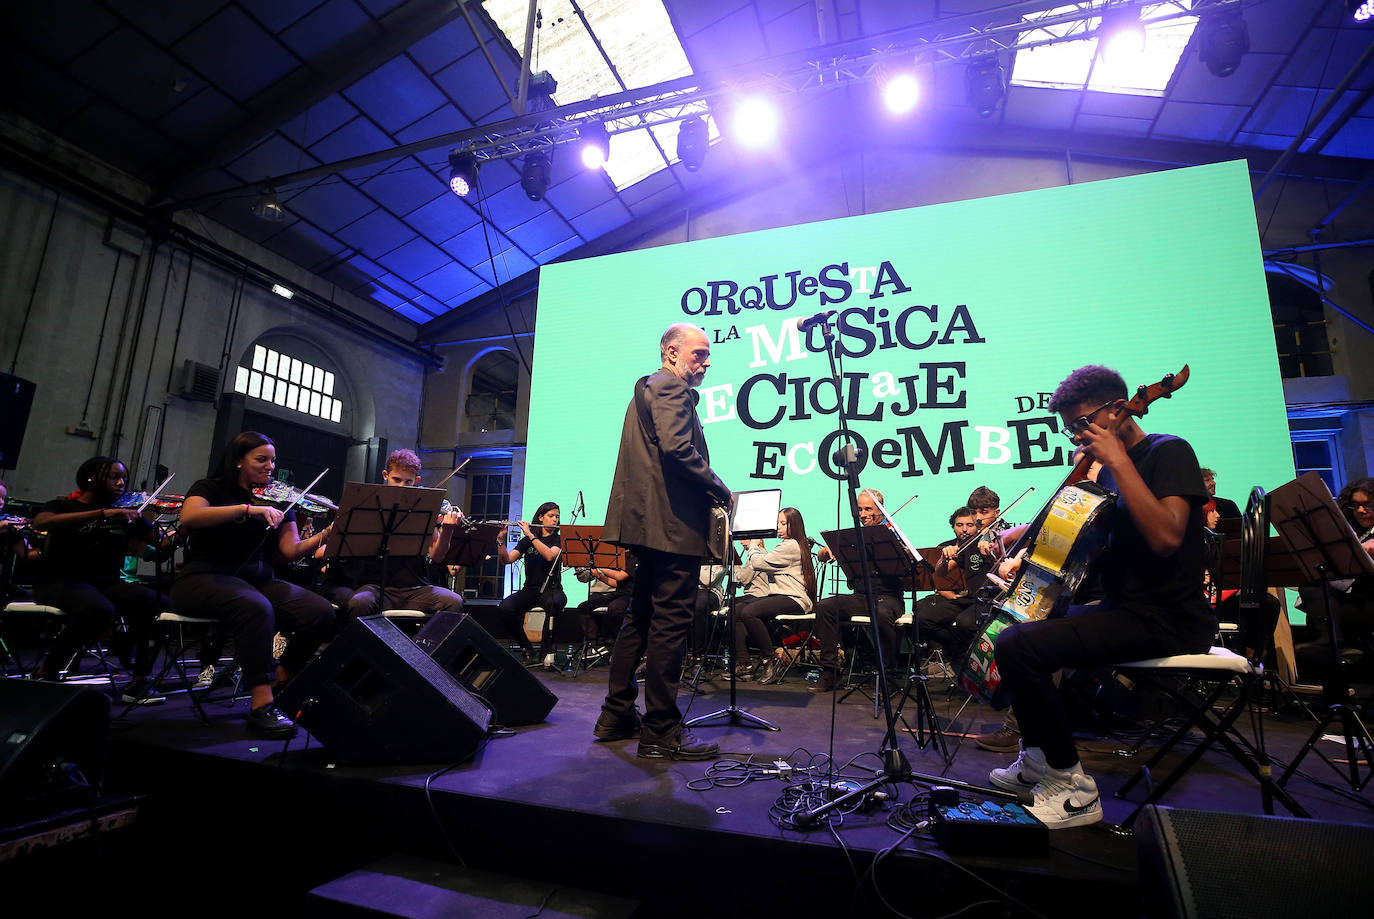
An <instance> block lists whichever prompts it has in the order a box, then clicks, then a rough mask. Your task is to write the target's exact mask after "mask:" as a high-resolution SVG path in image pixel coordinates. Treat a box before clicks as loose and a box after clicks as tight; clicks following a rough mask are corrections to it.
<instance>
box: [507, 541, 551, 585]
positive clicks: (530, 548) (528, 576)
mask: <svg viewBox="0 0 1374 919" xmlns="http://www.w3.org/2000/svg"><path fill="white" fill-rule="evenodd" d="M539 541H540V542H542V543H543V544H544V545H545V546H547V547H549V548H550V549H561V548H562V543H560V542H559V541H558V534H557V533H553V534H550V535H548V536H540V537H539ZM515 551H516V552H519V553H520V554H521V555H523V556H524V557H525V586H526V587H532V588H534V589H535V590H539V589H540V588H541V587H543V588H544V589H546V590H548V589H551V588H554V587H559V588H561V587H562V586H563V558H562V555H561V553H560V555H559V557H558V558H555V559H554V560H553V561H549V560H548V559H546V558H544V556H542V555H540V554H539V550H538V549H536V548H535V547H534V543H533V542H531V541H530V538H529V537H528V536H522V537H520V541H519V542H518V543H516V544H515ZM555 566H556V567H557V569H558V570H557V571H554V573H553V575H552V577H550V575H549V571H550V569H553V568H554V567H555ZM545 579H547V585H546V583H545Z"/></svg>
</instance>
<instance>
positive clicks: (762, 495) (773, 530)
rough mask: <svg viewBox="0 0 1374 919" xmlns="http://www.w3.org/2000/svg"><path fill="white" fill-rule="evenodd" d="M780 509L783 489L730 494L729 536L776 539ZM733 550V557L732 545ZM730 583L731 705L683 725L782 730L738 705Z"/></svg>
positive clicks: (728, 657) (731, 582) (728, 653)
mask: <svg viewBox="0 0 1374 919" xmlns="http://www.w3.org/2000/svg"><path fill="white" fill-rule="evenodd" d="M781 510H782V489H779V488H765V489H756V490H754V491H739V492H731V494H730V535H731V536H732V537H733V538H734V539H764V538H766V537H769V536H777V535H778V513H779V512H780V511H781ZM731 549H732V554H733V545H732V546H731ZM727 581H728V584H729V587H728V588H727V590H728V592H727V595H726V606H727V608H728V609H729V612H728V613H727V614H726V617H725V647H726V657H725V661H726V669H727V670H728V671H729V674H730V676H729V679H730V704H729V705H727V706H726V707H725V708H722V709H720V710H719V711H714V712H711V713H710V714H709V715H701V716H699V717H697V718H693V719H692V720H691V721H686V722H683V724H684V725H685V726H686V727H689V728H692V727H697V726H698V725H702V726H708V727H713V726H714V725H708V724H707V722H712V721H714V719H716V718H724V719H725V721H724V722H723V723H724V724H732V725H733V724H745V725H752V726H754V727H760V728H767V729H768V730H770V731H780V730H782V729H781V728H779V727H778V726H777V725H776V724H773V723H772V722H771V721H766V720H764V719H763V718H760V717H759V716H758V715H754V714H751V713H749V712H746V711H745V710H744V709H742V708H740V707H739V705H738V704H736V684H737V683H738V682H739V681H738V679H737V678H736V676H735V586H736V581H735V578H734V577H733V576H732V577H730V578H728V579H727Z"/></svg>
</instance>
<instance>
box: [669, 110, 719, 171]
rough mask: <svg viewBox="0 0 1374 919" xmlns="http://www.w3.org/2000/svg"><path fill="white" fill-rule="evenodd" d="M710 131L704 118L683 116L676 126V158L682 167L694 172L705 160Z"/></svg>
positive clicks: (701, 116)
mask: <svg viewBox="0 0 1374 919" xmlns="http://www.w3.org/2000/svg"><path fill="white" fill-rule="evenodd" d="M710 141H711V132H710V130H709V129H708V128H707V126H706V118H705V116H703V115H698V116H697V117H695V118H684V119H683V120H682V121H680V122H679V123H678V128H677V158H678V159H679V160H681V161H682V168H683V169H686V170H687V171H688V172H696V171H697V170H698V169H700V168H701V164H702V163H704V162H705V161H706V148H707V147H708V146H709V145H710Z"/></svg>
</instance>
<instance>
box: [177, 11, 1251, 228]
mask: <svg viewBox="0 0 1374 919" xmlns="http://www.w3.org/2000/svg"><path fill="white" fill-rule="evenodd" d="M1165 2H1168V3H1170V4H1171V5H1173V6H1175V7H1176V9H1174V10H1171V11H1165V12H1163V13H1159V14H1156V15H1154V16H1152V17H1151V18H1150V19H1149V20H1146V22H1147V23H1156V22H1164V21H1168V20H1172V19H1177V18H1182V17H1187V16H1199V17H1200V16H1201V15H1202V14H1204V13H1207V12H1211V11H1215V10H1221V9H1227V8H1235V7H1237V6H1239V5H1240V2H1241V0H1195V2H1194V4H1193V6H1192V8H1191V9H1185V8H1184V7H1183V6H1182V4H1181V3H1179V2H1178V0H1165ZM1137 5H1138V0H1108V2H1107V3H1102V2H1101V0H1083V2H1078V3H1074V4H1072V6H1073V7H1074V9H1072V10H1070V11H1064V12H1058V13H1056V12H1053V10H1055V9H1059V8H1061V7H1062V6H1063V3H1062V2H1061V3H1057V4H1056V3H1052V2H1046V0H1023V2H1020V3H1012V4H1008V5H1007V6H1004V7H999V8H997V9H995V10H990V11H989V10H984V11H981V12H979V13H971V14H966V15H963V16H953V17H949V18H946V19H942V20H939V21H937V22H929V23H923V24H921V25H918V26H913V27H911V28H908V29H903V30H899V31H897V32H894V33H889V35H888V36H887V37H886V40H885V41H884V42H883V43H882V44H881V45H880V46H878V47H875V42H874V40H873V39H871V38H861V39H853V40H850V41H846V42H841V43H838V44H836V45H833V46H830V47H828V48H826V49H821V50H824V51H825V52H826V53H825V54H824V55H817V54H816V50H817V49H804V50H803V51H801V52H793V53H791V54H786V55H780V56H778V57H775V58H772V59H770V60H768V61H763V62H755V63H751V64H748V65H741V66H738V67H733V68H729V69H728V70H725V71H720V72H717V73H713V74H690V75H687V76H684V77H678V78H676V79H672V80H666V81H664V82H661V83H657V84H654V85H652V86H646V87H640V88H637V89H634V90H627V91H625V92H621V93H615V94H612V95H610V96H604V97H600V98H596V99H589V100H583V101H579V102H574V103H570V104H568V105H562V106H558V107H557V108H552V109H549V110H547V111H541V112H530V113H526V114H522V115H516V116H514V117H511V118H507V119H503V120H501V121H499V122H495V123H493V124H489V125H478V126H476V127H473V128H469V129H466V130H463V131H455V132H450V133H446V134H440V135H437V136H435V137H431V138H427V139H425V140H421V141H415V142H412V143H409V144H402V145H399V146H395V147H389V148H386V149H383V150H377V151H374V152H372V153H365V154H360V155H357V156H353V157H349V158H347V159H344V160H339V161H336V162H332V163H324V164H321V165H319V166H314V167H311V168H309V169H302V170H297V171H295V172H291V173H285V174H282V175H278V176H272V177H265V178H264V179H261V180H258V181H255V182H245V183H240V184H236V185H232V186H229V187H226V188H222V189H219V190H217V191H214V192H210V193H207V194H203V195H199V196H196V197H194V198H189V199H184V200H176V201H170V202H166V203H164V204H162V205H161V208H162V209H165V210H176V209H180V208H184V207H192V206H196V205H200V204H203V203H208V202H211V201H215V200H219V199H221V198H224V197H228V196H232V195H239V194H242V193H244V192H246V191H248V190H253V189H259V190H261V189H266V188H272V189H276V190H280V189H283V188H287V187H290V186H293V185H296V184H299V183H304V182H312V181H314V180H316V179H319V178H322V177H324V176H328V175H333V174H335V173H338V172H343V171H346V170H349V169H354V168H357V167H360V166H367V165H372V164H375V163H382V162H391V161H394V160H399V159H401V158H404V157H407V156H411V155H414V154H418V153H424V152H427V151H430V150H435V149H439V148H443V147H449V148H452V149H455V150H457V149H461V150H463V151H465V152H469V153H472V154H473V155H474V156H475V157H476V158H477V159H479V160H495V159H509V158H513V157H517V156H521V155H523V154H526V153H530V152H533V151H537V150H546V149H549V148H552V147H554V146H557V145H559V144H564V143H569V142H572V141H573V140H575V139H576V137H577V130H578V128H579V127H580V126H582V125H586V124H592V123H600V124H605V125H607V127H608V129H610V130H611V132H612V133H618V132H620V131H625V130H630V129H633V128H637V127H640V126H642V125H650V126H652V125H659V124H667V123H670V122H673V121H679V120H681V119H683V118H686V117H690V116H692V115H695V114H699V113H701V112H702V111H703V110H704V109H705V106H706V104H707V103H708V102H709V101H711V100H712V99H714V98H716V97H718V96H722V95H725V94H728V93H736V92H742V91H747V90H751V89H752V90H762V89H767V90H771V91H773V92H782V93H792V94H800V93H805V92H815V91H820V90H828V89H837V88H840V87H843V86H848V85H851V84H855V83H862V82H868V81H872V80H876V79H878V78H879V77H880V76H881V75H882V74H883V73H884V72H885V70H886V69H887V68H888V67H889V66H891V65H892V64H893V62H895V61H902V63H903V64H905V60H904V59H905V58H906V57H907V56H916V57H917V58H918V59H922V58H924V59H926V60H927V61H928V62H929V63H933V64H947V63H953V62H958V61H967V60H969V59H971V58H973V57H976V56H979V55H986V54H987V53H989V52H990V51H995V52H996V53H998V54H999V55H1000V54H1003V53H1005V54H1008V55H1010V54H1014V53H1015V52H1016V51H1019V50H1023V49H1028V48H1035V47H1041V46H1044V45H1050V44H1056V43H1059V42H1065V41H1076V40H1081V39H1083V38H1087V37H1092V36H1094V35H1096V34H1098V31H1100V30H1088V29H1084V30H1083V31H1082V32H1074V33H1072V34H1069V35H1062V36H1054V35H1050V36H1047V37H1044V38H1030V39H1027V40H1024V41H1023V40H1021V36H1022V35H1023V34H1025V33H1027V32H1033V31H1034V30H1035V29H1037V28H1046V27H1049V26H1053V25H1064V24H1068V23H1074V22H1080V21H1081V22H1084V23H1086V22H1087V21H1088V20H1090V19H1093V18H1096V17H1100V16H1101V15H1102V13H1103V12H1104V11H1105V10H1107V9H1112V8H1117V7H1121V6H1137ZM1036 13H1040V14H1045V15H1042V16H1040V18H1038V19H1037V20H1035V26H1034V27H1032V28H1029V29H1028V27H1027V25H1026V23H1025V22H1024V21H1023V20H1022V19H1021V18H1020V17H1022V16H1025V15H1033V14H1036ZM990 19H992V20H993V21H990ZM521 69H522V76H523V75H524V74H525V73H527V72H528V64H527V63H524V62H522V67H521Z"/></svg>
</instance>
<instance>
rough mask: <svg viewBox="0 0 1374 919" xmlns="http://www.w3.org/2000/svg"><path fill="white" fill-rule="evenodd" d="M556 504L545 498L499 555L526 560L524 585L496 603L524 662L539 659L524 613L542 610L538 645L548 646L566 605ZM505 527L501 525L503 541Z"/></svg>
mask: <svg viewBox="0 0 1374 919" xmlns="http://www.w3.org/2000/svg"><path fill="white" fill-rule="evenodd" d="M558 519H559V512H558V505H557V504H555V503H554V502H552V501H545V502H544V503H543V504H541V505H539V509H538V510H537V511H535V512H534V523H533V524H530V523H528V522H526V521H524V520H521V521H520V529H521V530H523V531H524V533H525V535H524V536H522V537H521V538H520V541H519V542H518V543H516V544H515V548H513V549H509V550H507V551H506V552H505V553H504V554H503V555H502V558H504V559H505V560H506V564H512V563H514V562H516V561H518V560H519V559H521V558H524V560H525V586H524V587H521V588H520V589H519V590H517V591H516V592H515V593H513V594H511V595H510V596H509V597H506V599H504V600H502V601H501V606H500V607H499V609H500V613H501V622H502V624H503V625H504V626H505V628H506V631H507V632H509V633H510V636H511V637H512V638H514V639H515V641H516V643H517V644H519V645H520V650H521V651H522V652H523V653H524V656H525V663H527V664H532V663H537V662H538V653H537V652H536V651H535V648H534V645H533V644H532V643H531V642H530V639H529V636H528V635H526V634H525V613H527V612H529V611H530V610H532V609H534V608H535V607H536V606H538V607H542V608H543V610H544V632H543V635H542V636H541V639H540V644H541V646H547V644H548V639H549V635H550V633H551V631H552V627H553V621H554V620H555V619H556V618H557V617H558V616H559V615H561V614H562V612H563V608H564V607H565V606H567V605H568V597H567V595H566V594H565V593H563V580H562V576H563V563H562V559H561V558H560V556H561V555H562V553H563V544H562V543H561V542H560V541H559V538H558ZM505 536H506V528H505V527H502V528H501V539H502V540H503V541H504V540H505Z"/></svg>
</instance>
